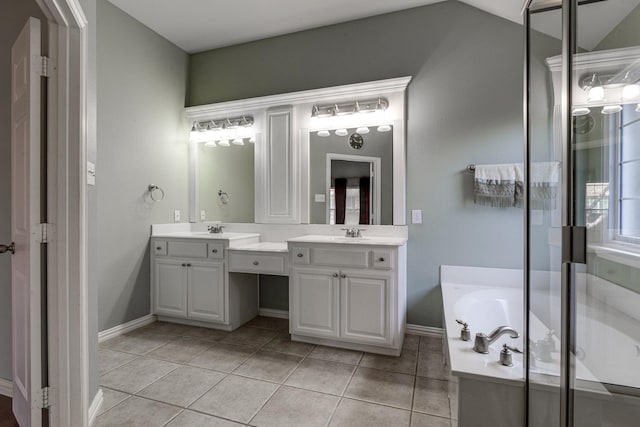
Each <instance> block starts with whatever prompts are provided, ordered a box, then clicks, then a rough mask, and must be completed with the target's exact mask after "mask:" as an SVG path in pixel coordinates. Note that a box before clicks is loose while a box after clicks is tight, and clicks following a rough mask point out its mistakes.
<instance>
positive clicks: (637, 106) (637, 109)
mask: <svg viewBox="0 0 640 427" xmlns="http://www.w3.org/2000/svg"><path fill="white" fill-rule="evenodd" d="M636 113H640V104H638V105H636Z"/></svg>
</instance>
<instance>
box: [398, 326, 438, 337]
mask: <svg viewBox="0 0 640 427" xmlns="http://www.w3.org/2000/svg"><path fill="white" fill-rule="evenodd" d="M405 332H406V333H408V334H411V335H422V336H424V337H439V338H442V337H444V330H443V329H442V328H434V327H431V326H422V325H411V324H408V323H407V328H406V330H405Z"/></svg>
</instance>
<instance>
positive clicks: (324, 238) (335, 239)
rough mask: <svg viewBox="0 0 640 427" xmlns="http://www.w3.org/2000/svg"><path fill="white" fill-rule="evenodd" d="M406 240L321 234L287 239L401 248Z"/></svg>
mask: <svg viewBox="0 0 640 427" xmlns="http://www.w3.org/2000/svg"><path fill="white" fill-rule="evenodd" d="M406 241H407V239H406V238H403V237H386V236H385V237H382V236H363V237H345V236H328V235H322V234H312V235H306V236H300V237H294V238H292V239H289V240H288V242H304V243H340V244H347V245H385V246H386V245H388V246H401V245H404V244H405V243H406Z"/></svg>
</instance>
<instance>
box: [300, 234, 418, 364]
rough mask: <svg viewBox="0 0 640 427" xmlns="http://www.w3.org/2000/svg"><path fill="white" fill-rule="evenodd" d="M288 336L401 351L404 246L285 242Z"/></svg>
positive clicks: (380, 351) (404, 283) (398, 352)
mask: <svg viewBox="0 0 640 427" xmlns="http://www.w3.org/2000/svg"><path fill="white" fill-rule="evenodd" d="M289 254H290V259H289V263H290V266H291V269H290V279H289V281H290V282H289V307H290V308H289V311H290V332H291V334H292V339H293V340H297V341H305V342H311V343H316V344H325V345H332V346H337V347H344V348H350V349H355V350H365V351H370V352H375V353H381V354H389V355H399V354H400V352H401V349H402V341H403V338H404V329H405V317H406V279H405V277H406V275H405V267H404V266H405V265H406V259H405V257H406V246H405V245H404V243H403V244H400V245H398V246H369V245H366V244H363V245H360V244H352V243H349V244H317V243H313V244H312V243H303V242H300V243H298V242H295V243H294V242H291V241H290V243H289Z"/></svg>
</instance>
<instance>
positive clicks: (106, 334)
mask: <svg viewBox="0 0 640 427" xmlns="http://www.w3.org/2000/svg"><path fill="white" fill-rule="evenodd" d="M155 321H156V316H155V314H147V315H146V316H142V317H139V318H137V319H134V320H132V321H130V322H127V323H123V324H122V325H118V326H114V327H113V328H110V329H107V330H105V331H102V332H98V342H99V343H101V342H104V341H106V340H108V339H111V338H114V337H117V336H119V335H124V334H126V333H127V332H131V331H134V330H136V329H138V328H141V327H143V326H145V325H148V324H150V323H153V322H155Z"/></svg>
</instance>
